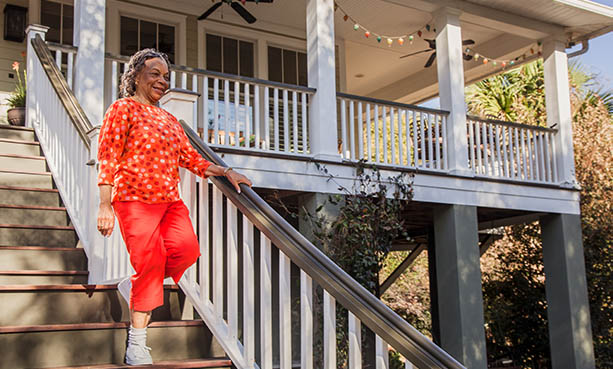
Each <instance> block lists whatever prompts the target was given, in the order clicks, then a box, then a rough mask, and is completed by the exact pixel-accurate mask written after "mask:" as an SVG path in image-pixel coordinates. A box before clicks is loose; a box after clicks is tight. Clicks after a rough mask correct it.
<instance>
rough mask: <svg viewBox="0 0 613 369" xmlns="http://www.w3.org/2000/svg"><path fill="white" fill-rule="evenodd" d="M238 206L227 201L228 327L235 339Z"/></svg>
mask: <svg viewBox="0 0 613 369" xmlns="http://www.w3.org/2000/svg"><path fill="white" fill-rule="evenodd" d="M236 217H237V212H236V206H235V205H234V204H233V203H232V202H231V201H229V200H228V201H226V235H227V237H228V240H227V242H228V244H227V255H226V261H227V263H228V264H227V273H228V274H227V280H228V288H227V290H226V293H227V294H228V306H227V307H226V309H227V313H228V327H229V329H230V335H231V336H232V337H233V338H237V337H238V226H237V222H236Z"/></svg>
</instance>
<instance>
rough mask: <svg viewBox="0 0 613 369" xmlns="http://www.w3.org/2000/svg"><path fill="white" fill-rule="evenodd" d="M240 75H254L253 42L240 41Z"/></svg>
mask: <svg viewBox="0 0 613 369" xmlns="http://www.w3.org/2000/svg"><path fill="white" fill-rule="evenodd" d="M239 47H240V50H239V55H240V75H241V76H245V77H253V76H254V74H253V69H254V68H253V43H251V42H246V41H240V43H239Z"/></svg>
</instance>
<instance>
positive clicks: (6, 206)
mask: <svg viewBox="0 0 613 369" xmlns="http://www.w3.org/2000/svg"><path fill="white" fill-rule="evenodd" d="M0 208H4V209H24V210H53V211H66V208H65V207H63V206H40V205H12V204H0Z"/></svg>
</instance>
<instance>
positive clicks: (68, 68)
mask: <svg viewBox="0 0 613 369" xmlns="http://www.w3.org/2000/svg"><path fill="white" fill-rule="evenodd" d="M47 46H48V47H49V50H51V52H52V54H53V56H54V59H55V64H56V65H57V67H58V69H59V70H60V71H61V72H62V75H63V76H64V78H66V82H67V83H68V87H70V89H72V88H73V80H74V65H75V61H76V57H77V50H78V49H77V48H76V47H74V46H70V45H62V44H56V43H54V42H47Z"/></svg>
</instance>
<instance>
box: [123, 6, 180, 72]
mask: <svg viewBox="0 0 613 369" xmlns="http://www.w3.org/2000/svg"><path fill="white" fill-rule="evenodd" d="M120 34H121V41H120V47H119V51H120V53H121V54H122V55H128V56H129V55H132V54H134V53H135V52H137V51H138V50H142V49H146V48H154V49H157V50H159V51H161V52H163V53H166V54H167V55H168V59H170V62H171V63H174V62H175V27H174V26H170V25H166V24H161V23H155V22H149V21H146V20H141V19H136V18H131V17H124V16H122V17H121V19H120Z"/></svg>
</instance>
